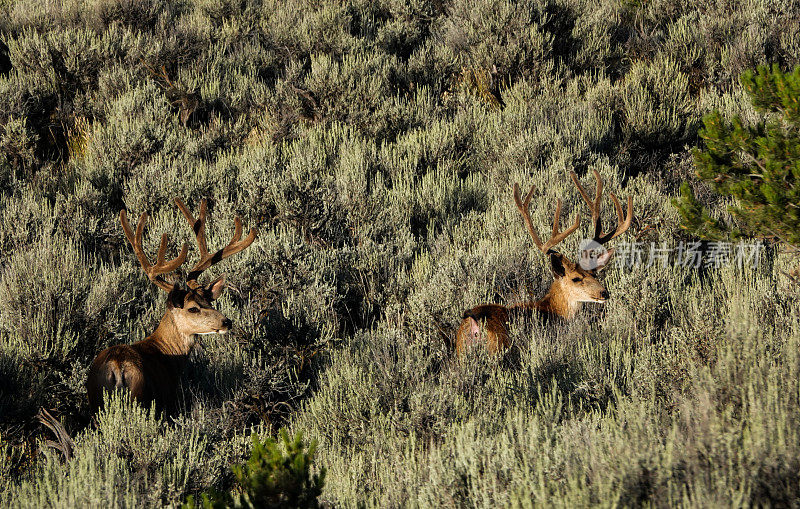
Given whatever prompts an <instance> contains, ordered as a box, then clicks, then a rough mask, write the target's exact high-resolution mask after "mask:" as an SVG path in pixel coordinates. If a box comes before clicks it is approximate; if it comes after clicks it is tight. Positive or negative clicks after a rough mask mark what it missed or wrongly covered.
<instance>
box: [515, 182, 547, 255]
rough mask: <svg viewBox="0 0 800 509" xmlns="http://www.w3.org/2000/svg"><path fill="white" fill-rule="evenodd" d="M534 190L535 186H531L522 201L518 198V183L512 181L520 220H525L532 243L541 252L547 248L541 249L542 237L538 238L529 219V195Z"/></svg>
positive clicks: (531, 194)
mask: <svg viewBox="0 0 800 509" xmlns="http://www.w3.org/2000/svg"><path fill="white" fill-rule="evenodd" d="M534 191H536V187H535V186H531V190H530V191H528V194H526V195H525V201H524V202H523V201H522V200H521V199H520V194H519V184H517V183H516V182H515V183H514V201H515V202H516V204H517V208H518V209H519V213H520V214H522V220H523V221H525V226H526V227H527V228H528V233H529V234H530V236H531V239H533V243H534V244H536V247H538V248H539V249H540V250H541V251H542V252H543V253H545V252H547V250H543V249H542V246H543V245H544V244H543V243H542V239H540V238H539V235H538V234H537V233H536V230H534V229H533V222H532V221H531V212H530V205H531V197H532V196H533V193H534Z"/></svg>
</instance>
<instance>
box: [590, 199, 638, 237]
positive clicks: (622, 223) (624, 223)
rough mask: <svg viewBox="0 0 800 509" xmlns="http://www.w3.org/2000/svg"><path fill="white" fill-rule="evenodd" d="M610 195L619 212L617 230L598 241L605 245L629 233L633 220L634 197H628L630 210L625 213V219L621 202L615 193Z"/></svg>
mask: <svg viewBox="0 0 800 509" xmlns="http://www.w3.org/2000/svg"><path fill="white" fill-rule="evenodd" d="M610 195H611V199H612V200H613V201H614V208H615V209H616V211H617V229H616V230H614V231H613V232H611V233H609V234H607V235H605V236H603V237H602V238H601V239H600V240H598V242H600V243H601V244H605V243H606V242H608V241H609V240H611V239H613V238H614V237H619V236H620V235H622V234H623V233H625V232H626V231H628V228H630V227H631V221H632V220H633V197H632V196H628V208H627V211H626V212H625V217H624V218H623V216H622V205H620V204H619V200H618V199H617V197H616V196H614V193H610Z"/></svg>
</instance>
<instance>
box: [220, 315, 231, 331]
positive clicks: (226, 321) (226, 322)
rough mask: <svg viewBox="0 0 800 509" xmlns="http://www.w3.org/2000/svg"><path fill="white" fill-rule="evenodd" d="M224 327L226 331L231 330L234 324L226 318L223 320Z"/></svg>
mask: <svg viewBox="0 0 800 509" xmlns="http://www.w3.org/2000/svg"><path fill="white" fill-rule="evenodd" d="M222 326H223V327H225V328H226V329H230V328H231V327H232V326H233V322H232V321H231V319H230V318H226V319H224V320H222Z"/></svg>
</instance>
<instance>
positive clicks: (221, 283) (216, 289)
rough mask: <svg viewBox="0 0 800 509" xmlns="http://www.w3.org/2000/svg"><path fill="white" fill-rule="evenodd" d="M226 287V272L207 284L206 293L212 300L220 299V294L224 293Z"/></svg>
mask: <svg viewBox="0 0 800 509" xmlns="http://www.w3.org/2000/svg"><path fill="white" fill-rule="evenodd" d="M224 289H225V274H223V275H221V276H220V277H218V278H217V279H215V280H214V281H212V282H211V283H209V284H208V285H207V286H206V295H208V296H209V298H210V299H211V300H217V299H219V296H220V295H222V290H224Z"/></svg>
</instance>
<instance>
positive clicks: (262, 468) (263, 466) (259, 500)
mask: <svg viewBox="0 0 800 509" xmlns="http://www.w3.org/2000/svg"><path fill="white" fill-rule="evenodd" d="M280 438H281V442H282V445H281V446H279V445H278V443H277V442H276V441H275V440H273V439H272V438H267V439H266V440H265V441H264V442H262V441H261V439H259V438H258V435H256V434H253V437H252V449H251V451H250V459H248V460H247V462H246V463H243V464H239V465H233V466H232V467H231V470H232V471H233V475H234V477H235V478H236V482H237V483H238V485H239V489H240V491H236V492H232V493H227V494H224V495H223V494H219V493H212V494H208V493H203V494H202V495H201V504H202V507H204V508H225V507H237V508H238V507H243V508H259V507H283V508H290V507H297V508H314V507H319V502H318V500H317V499H318V497H319V496H320V494H321V493H322V487H323V486H324V484H325V468H324V467H323V468H321V469H320V470H319V472H318V473H314V474H313V475H312V473H311V467H312V465H313V464H314V453H315V451H316V448H317V444H316V441H312V442H311V443H310V444H308V445H306V444H305V442H304V441H303V434H302V433H301V432H298V433H297V434H296V435H295V437H294V438H293V439H290V438H289V434H288V433H287V431H286V430H285V429H283V428H282V429H281V430H280ZM183 507H185V508H188V509H193V508H195V507H198V504H197V502H195V499H194V497H192V496H190V497H189V498H188V500H187V502H186V503H185V504H184V505H183Z"/></svg>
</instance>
